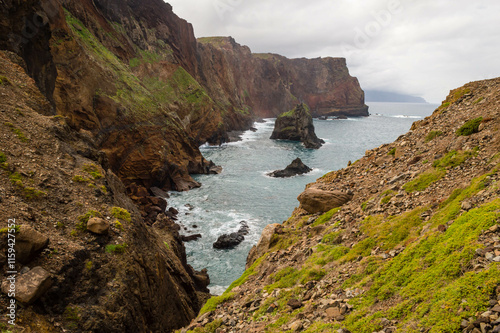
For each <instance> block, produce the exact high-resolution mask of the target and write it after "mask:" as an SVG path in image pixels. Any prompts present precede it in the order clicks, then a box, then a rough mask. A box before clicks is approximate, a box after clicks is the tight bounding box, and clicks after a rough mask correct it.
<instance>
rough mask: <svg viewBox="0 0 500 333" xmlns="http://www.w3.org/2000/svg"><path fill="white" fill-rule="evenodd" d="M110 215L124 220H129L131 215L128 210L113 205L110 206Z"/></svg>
mask: <svg viewBox="0 0 500 333" xmlns="http://www.w3.org/2000/svg"><path fill="white" fill-rule="evenodd" d="M111 215H112V216H113V217H116V218H117V219H120V220H124V221H127V222H130V221H131V220H132V217H131V215H130V213H129V211H128V210H126V209H124V208H121V207H113V208H111Z"/></svg>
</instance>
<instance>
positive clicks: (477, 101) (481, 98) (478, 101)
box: [472, 97, 484, 105]
mask: <svg viewBox="0 0 500 333" xmlns="http://www.w3.org/2000/svg"><path fill="white" fill-rule="evenodd" d="M483 99H484V97H479V98H478V99H477V100H475V101H474V103H472V104H474V105H476V104H478V103H480V102H481V101H482V100H483Z"/></svg>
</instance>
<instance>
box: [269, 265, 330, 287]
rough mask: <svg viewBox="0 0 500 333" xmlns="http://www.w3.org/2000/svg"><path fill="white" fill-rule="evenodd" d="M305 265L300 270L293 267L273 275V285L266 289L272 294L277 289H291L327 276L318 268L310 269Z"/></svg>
mask: <svg viewBox="0 0 500 333" xmlns="http://www.w3.org/2000/svg"><path fill="white" fill-rule="evenodd" d="M308 266H309V265H304V267H303V268H302V269H300V270H298V269H296V268H293V267H286V268H284V269H282V270H281V271H279V272H276V273H275V274H273V275H271V278H272V280H273V281H274V282H273V283H272V284H269V285H267V286H266V287H265V288H264V289H265V290H266V291H267V292H271V291H273V290H274V289H276V288H280V289H281V288H291V287H293V286H295V285H296V284H298V283H301V284H305V283H307V282H308V281H313V280H314V281H318V280H321V278H322V277H323V276H325V275H326V271H325V270H323V269H320V268H317V267H308Z"/></svg>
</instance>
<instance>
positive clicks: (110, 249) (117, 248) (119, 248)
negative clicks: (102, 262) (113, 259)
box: [106, 243, 128, 254]
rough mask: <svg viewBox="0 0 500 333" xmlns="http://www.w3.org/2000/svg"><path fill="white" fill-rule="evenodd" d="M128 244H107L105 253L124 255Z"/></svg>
mask: <svg viewBox="0 0 500 333" xmlns="http://www.w3.org/2000/svg"><path fill="white" fill-rule="evenodd" d="M127 247H128V244H127V243H123V244H109V245H106V253H114V254H118V253H125V250H126V249H127Z"/></svg>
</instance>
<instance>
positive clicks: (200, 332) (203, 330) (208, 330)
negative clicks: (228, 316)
mask: <svg viewBox="0 0 500 333" xmlns="http://www.w3.org/2000/svg"><path fill="white" fill-rule="evenodd" d="M223 324H224V323H223V322H222V319H216V320H214V321H212V322H211V323H208V324H206V325H205V326H204V327H196V328H195V329H194V330H192V331H187V333H216V331H217V329H218V328H219V327H221V326H222V325H223ZM175 332H176V333H178V332H181V331H180V330H179V331H175Z"/></svg>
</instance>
